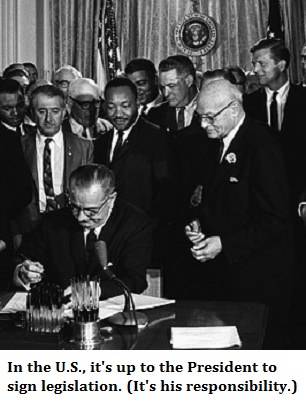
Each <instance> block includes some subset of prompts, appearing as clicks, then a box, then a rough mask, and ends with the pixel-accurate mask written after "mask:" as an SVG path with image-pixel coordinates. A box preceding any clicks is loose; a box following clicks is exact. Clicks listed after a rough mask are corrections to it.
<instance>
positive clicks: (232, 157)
mask: <svg viewBox="0 0 306 403" xmlns="http://www.w3.org/2000/svg"><path fill="white" fill-rule="evenodd" d="M225 159H226V161H227V162H228V163H229V164H236V162H237V157H236V154H235V153H229V154H227V155H226V156H225Z"/></svg>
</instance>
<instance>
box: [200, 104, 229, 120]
mask: <svg viewBox="0 0 306 403" xmlns="http://www.w3.org/2000/svg"><path fill="white" fill-rule="evenodd" d="M234 102H235V101H231V102H230V103H229V104H227V105H226V106H225V107H224V108H222V109H220V110H219V111H218V112H217V113H215V114H214V115H200V114H198V116H199V119H200V120H201V122H202V123H208V124H209V125H213V124H214V123H215V120H216V118H217V117H218V116H219V115H221V113H222V112H224V111H225V110H226V109H228V108H229V107H230V106H231V105H232V104H233V103H234Z"/></svg>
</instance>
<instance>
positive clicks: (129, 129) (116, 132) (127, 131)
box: [114, 114, 140, 140]
mask: <svg viewBox="0 0 306 403" xmlns="http://www.w3.org/2000/svg"><path fill="white" fill-rule="evenodd" d="M139 117H140V115H139V114H138V115H137V118H136V120H135V122H133V123H132V124H131V126H130V127H129V128H128V129H125V130H122V131H123V138H124V140H126V139H127V137H128V136H129V134H130V133H131V130H132V129H133V127H134V126H135V125H136V123H137V122H138V119H139ZM118 131H119V130H118V129H117V128H116V127H115V128H114V134H116V135H118Z"/></svg>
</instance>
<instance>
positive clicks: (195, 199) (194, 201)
mask: <svg viewBox="0 0 306 403" xmlns="http://www.w3.org/2000/svg"><path fill="white" fill-rule="evenodd" d="M202 194H203V186H202V185H198V186H197V187H196V188H195V190H194V191H193V193H192V195H191V197H190V204H191V206H192V207H198V206H199V205H200V204H201V203H202Z"/></svg>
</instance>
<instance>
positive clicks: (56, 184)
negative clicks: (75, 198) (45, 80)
mask: <svg viewBox="0 0 306 403" xmlns="http://www.w3.org/2000/svg"><path fill="white" fill-rule="evenodd" d="M31 108H32V111H33V112H32V116H33V118H34V120H35V123H36V130H35V132H33V133H29V134H27V135H26V136H23V137H22V139H21V141H22V147H23V151H24V155H25V159H26V162H27V164H28V166H29V168H30V169H31V172H32V178H33V191H34V196H33V198H32V201H31V203H30V204H29V205H28V206H27V208H26V209H25V210H24V212H23V214H22V215H21V216H20V217H19V220H18V228H19V231H20V233H21V234H22V233H25V232H28V231H30V230H31V229H32V228H34V227H35V226H36V225H37V223H38V222H39V220H40V219H41V216H42V214H44V213H45V212H47V211H51V210H55V209H58V208H61V207H63V206H64V205H65V190H66V189H67V187H68V178H69V175H70V173H71V172H72V171H73V170H74V169H76V168H77V167H79V166H80V165H84V164H86V163H88V162H91V161H92V153H93V146H92V143H91V142H89V141H86V140H83V139H81V138H78V137H77V136H75V135H73V134H72V133H69V132H65V133H63V131H62V122H63V119H64V115H65V112H66V105H65V99H64V94H63V93H62V91H61V90H60V89H58V88H56V87H54V86H53V85H42V86H40V87H37V88H36V89H35V90H34V91H33V93H32V98H31Z"/></svg>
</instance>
